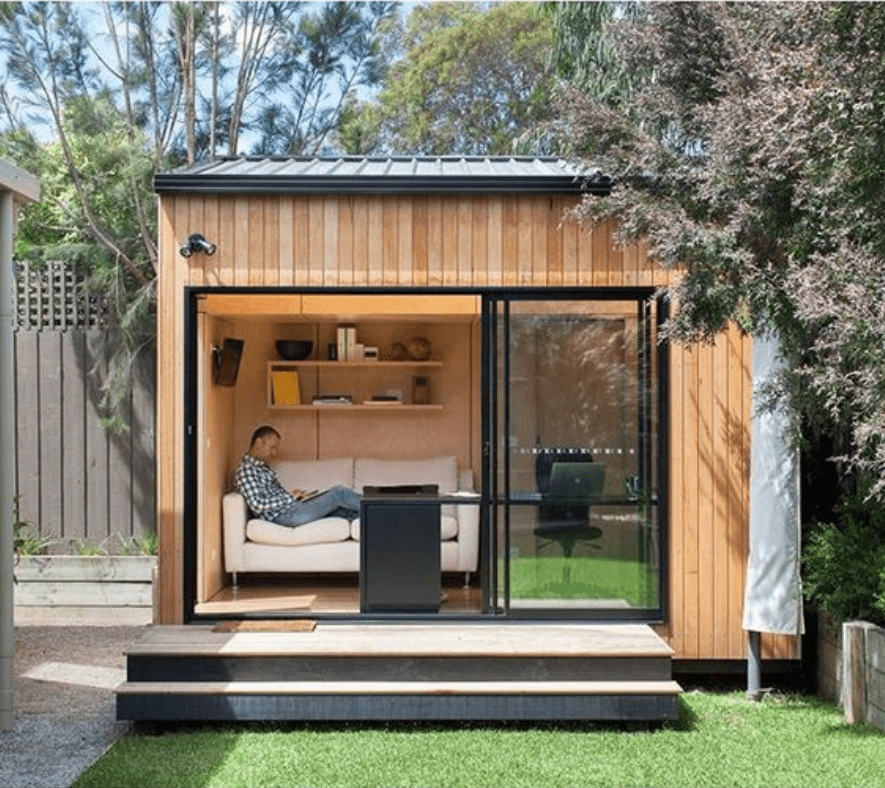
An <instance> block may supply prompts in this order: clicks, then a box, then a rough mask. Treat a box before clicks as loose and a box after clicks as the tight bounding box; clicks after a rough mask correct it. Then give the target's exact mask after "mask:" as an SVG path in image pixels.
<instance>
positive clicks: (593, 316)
mask: <svg viewBox="0 0 885 788" xmlns="http://www.w3.org/2000/svg"><path fill="white" fill-rule="evenodd" d="M485 315H486V332H487V344H486V351H487V353H489V355H490V361H491V363H490V364H489V367H488V369H489V375H488V380H487V389H486V391H487V399H486V404H487V423H488V425H489V429H488V432H487V440H488V442H487V446H488V447H489V449H490V450H489V451H488V452H487V455H488V461H487V474H488V476H487V478H488V481H489V485H490V501H489V503H490V513H491V517H490V524H491V538H490V540H489V541H490V544H489V548H490V549H489V555H490V561H489V565H488V569H489V574H490V575H491V577H490V583H489V586H488V588H489V592H490V593H489V597H490V598H489V603H490V605H492V606H493V607H494V608H495V609H496V610H498V611H500V612H503V613H507V614H511V615H530V616H543V615H552V616H580V617H585V618H602V619H618V618H623V619H628V620H639V619H643V620H654V619H659V618H661V617H662V615H663V604H664V600H663V590H662V589H663V588H664V587H665V586H664V579H665V578H664V576H663V574H664V561H663V549H664V538H663V530H664V523H663V513H664V512H665V511H666V509H665V506H664V496H665V492H666V479H665V478H664V477H665V471H664V468H665V464H664V463H663V462H662V461H661V460H662V457H663V456H664V452H663V445H664V437H665V436H664V435H663V434H662V422H661V418H660V413H661V412H662V410H663V408H662V403H663V397H664V395H665V386H663V384H662V379H661V375H660V370H661V369H663V368H664V365H663V364H662V354H663V352H664V351H663V349H662V347H661V346H660V345H659V343H658V341H657V340H658V328H659V322H660V319H661V315H660V314H659V305H658V303H657V302H656V301H655V300H654V298H653V297H652V294H651V293H650V292H641V291H619V292H618V293H607V292H606V293H604V294H601V295H597V296H595V297H593V298H587V299H584V298H579V297H574V296H571V295H563V296H557V297H554V298H551V297H550V296H548V295H547V294H544V295H540V294H539V295H537V296H536V297H534V298H531V297H526V296H524V295H522V294H520V295H507V296H500V297H498V296H494V297H491V298H489V299H488V301H487V303H486V311H485ZM492 447H493V448H492Z"/></svg>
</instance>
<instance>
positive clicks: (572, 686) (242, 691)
mask: <svg viewBox="0 0 885 788" xmlns="http://www.w3.org/2000/svg"><path fill="white" fill-rule="evenodd" d="M681 691H682V688H681V687H680V686H679V684H678V683H677V682H675V681H231V682H217V681H128V682H124V683H123V684H121V685H119V686H118V687H117V688H116V692H117V694H120V695H138V694H147V693H151V694H156V695H251V694H259V693H260V694H267V695H295V694H298V695H674V696H675V695H679V694H680V692H681Z"/></svg>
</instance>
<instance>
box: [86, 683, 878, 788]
mask: <svg viewBox="0 0 885 788" xmlns="http://www.w3.org/2000/svg"><path fill="white" fill-rule="evenodd" d="M882 785H885V735H883V734H881V733H880V732H878V731H876V730H874V729H872V728H870V727H867V726H855V727H850V726H848V725H846V724H845V722H844V719H843V717H842V714H841V712H840V710H839V709H838V708H836V707H835V706H833V705H831V704H827V703H824V702H822V701H819V700H816V699H813V698H807V697H801V696H779V695H773V696H769V697H768V698H766V699H765V700H764V701H762V702H760V703H752V702H750V701H747V700H746V699H745V698H744V695H743V693H727V694H716V693H692V692H689V693H686V694H684V695H683V696H682V700H681V716H680V719H679V721H678V722H674V723H671V724H666V725H663V726H661V727H656V728H652V729H649V730H636V729H631V728H628V727H624V726H617V725H590V724H587V725H579V724H568V725H527V724H512V725H466V724H465V725H429V724H421V725H418V724H416V725H406V724H397V725H382V724H379V725H343V724H342V725H334V726H333V725H297V726H295V725H265V724H262V725H215V726H205V727H203V726H200V727H189V726H187V727H179V728H176V729H173V730H172V731H171V732H168V733H165V734H163V735H157V736H146V735H136V734H130V735H127V736H125V737H123V738H122V739H120V740H119V741H118V742H117V743H116V744H115V745H114V746H113V747H112V748H111V749H110V750H109V751H108V753H107V754H106V755H105V756H104V757H103V758H101V759H100V760H99V761H98V762H97V763H96V764H95V765H93V766H92V768H90V769H89V770H88V771H86V772H85V773H84V774H83V775H82V776H81V778H80V779H79V780H78V781H77V782H76V783H75V784H74V786H73V788H92V787H97V786H103V787H107V788H110V787H111V786H115V787H116V786H126V787H127V788H140V786H145V787H146V788H147V787H149V788H178V787H181V788H184V786H206V787H207V788H208V787H209V786H224V787H225V788H236V786H245V787H247V788H261V787H262V786H463V787H466V786H514V787H516V786H570V787H572V788H574V787H577V786H649V787H650V788H654V787H655V786H710V788H714V787H715V786H739V787H740V788H750V786H766V787H771V788H774V787H775V786H810V787H814V786H820V787H821V788H823V787H824V786H851V788H863V787H864V786H882Z"/></svg>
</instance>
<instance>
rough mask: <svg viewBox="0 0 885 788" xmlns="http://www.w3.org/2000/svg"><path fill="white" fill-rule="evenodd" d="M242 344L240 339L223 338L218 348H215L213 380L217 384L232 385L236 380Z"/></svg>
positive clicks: (241, 354)
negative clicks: (222, 342)
mask: <svg viewBox="0 0 885 788" xmlns="http://www.w3.org/2000/svg"><path fill="white" fill-rule="evenodd" d="M244 344H245V342H243V340H242V339H225V340H224V344H223V345H222V346H221V347H220V348H215V350H214V353H215V382H216V383H217V384H218V385H219V386H233V385H234V384H235V383H236V382H237V373H238V372H239V371H240V359H241V358H242V357H243V345H244Z"/></svg>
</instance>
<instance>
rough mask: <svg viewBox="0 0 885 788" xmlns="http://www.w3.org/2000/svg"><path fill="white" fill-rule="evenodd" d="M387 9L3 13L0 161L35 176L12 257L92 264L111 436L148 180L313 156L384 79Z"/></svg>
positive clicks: (5, 9)
mask: <svg viewBox="0 0 885 788" xmlns="http://www.w3.org/2000/svg"><path fill="white" fill-rule="evenodd" d="M395 12H396V5H395V4H394V3H387V2H373V3H324V4H303V5H302V4H299V3H286V2H267V3H258V2H238V3H224V4H222V3H192V2H189V3H112V2H101V3H99V2H96V3H69V2H64V3H45V2H33V3H18V2H16V3H2V4H0V54H2V55H5V58H6V64H5V65H6V69H5V73H6V82H5V84H4V85H3V87H2V90H0V108H2V112H0V157H2V158H4V159H7V160H10V161H12V162H14V163H15V164H16V165H17V166H19V167H21V168H23V169H25V170H28V171H29V172H32V173H33V174H34V175H36V176H38V177H39V178H40V180H41V183H42V199H41V201H40V202H38V203H35V204H32V205H29V206H27V207H26V208H25V209H24V211H23V212H22V217H21V223H20V226H19V234H18V237H17V241H16V255H17V257H18V258H19V259H27V260H29V261H30V262H32V263H35V262H39V261H40V260H48V259H55V260H64V261H71V262H76V263H79V264H85V266H86V268H87V269H88V270H89V271H90V274H91V275H90V285H91V286H92V287H94V288H95V289H97V290H98V291H100V292H101V293H103V294H104V295H105V296H106V299H107V301H108V303H109V304H110V305H111V307H112V309H111V315H112V325H111V326H109V327H108V330H107V331H106V332H105V333H104V335H103V340H104V341H105V351H106V353H105V358H104V361H103V363H102V364H100V365H99V366H98V367H97V368H96V370H95V372H96V374H98V375H99V376H100V378H101V382H102V385H103V391H104V401H103V404H104V406H105V407H106V413H107V418H106V419H105V423H106V424H107V425H108V426H110V427H114V428H117V429H125V427H126V425H125V423H124V422H123V420H122V418H121V412H122V409H121V408H120V405H121V403H122V402H123V401H124V399H125V397H126V395H127V393H128V390H129V385H130V370H131V368H132V364H133V361H134V359H135V357H136V355H137V354H138V353H140V352H145V351H147V352H153V343H154V338H155V333H156V329H155V307H156V304H155V288H156V277H157V216H156V207H155V206H156V201H155V198H154V195H153V188H152V177H153V175H154V173H155V172H157V171H161V170H165V169H169V168H170V167H173V166H176V165H177V164H181V163H192V162H193V161H194V160H195V159H196V158H197V157H199V156H209V155H212V156H214V155H215V154H216V153H217V152H218V151H219V150H225V149H226V152H227V153H228V154H231V155H235V154H237V153H239V152H240V150H241V148H243V147H244V146H245V145H247V144H251V145H252V149H253V151H254V152H257V153H267V154H272V153H290V154H300V153H308V154H312V153H316V152H320V151H325V150H327V149H328V148H329V147H330V146H331V145H333V144H334V132H335V129H336V128H337V126H338V125H339V123H340V121H341V117H342V115H343V114H345V113H346V110H347V107H349V106H350V105H351V104H352V103H353V101H354V94H355V92H356V91H357V90H368V89H373V88H374V87H375V86H376V85H377V84H378V83H379V80H380V79H381V77H382V76H383V74H384V70H385V67H386V62H387V52H386V50H385V49H384V47H382V45H381V44H382V42H383V41H384V40H385V39H384V31H385V29H386V27H385V26H387V25H389V24H391V20H392V19H395V18H396V16H395Z"/></svg>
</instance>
